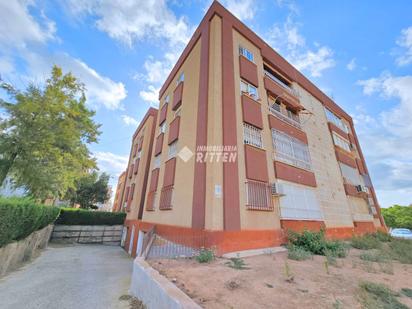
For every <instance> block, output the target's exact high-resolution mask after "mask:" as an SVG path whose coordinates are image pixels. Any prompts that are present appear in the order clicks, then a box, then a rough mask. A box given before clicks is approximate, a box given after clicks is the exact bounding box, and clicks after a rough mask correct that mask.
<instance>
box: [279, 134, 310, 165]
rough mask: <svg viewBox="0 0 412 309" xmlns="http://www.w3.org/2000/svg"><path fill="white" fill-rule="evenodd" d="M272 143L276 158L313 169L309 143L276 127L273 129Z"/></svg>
mask: <svg viewBox="0 0 412 309" xmlns="http://www.w3.org/2000/svg"><path fill="white" fill-rule="evenodd" d="M272 143H273V149H274V156H275V159H276V160H278V161H281V162H284V163H287V164H291V165H293V166H296V167H299V168H303V169H306V170H311V161H310V154H309V148H308V145H306V144H304V143H302V142H301V141H300V140H298V139H297V138H294V137H291V136H289V135H287V134H285V133H283V132H281V131H278V130H276V129H272Z"/></svg>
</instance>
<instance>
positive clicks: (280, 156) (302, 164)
mask: <svg viewBox="0 0 412 309" xmlns="http://www.w3.org/2000/svg"><path fill="white" fill-rule="evenodd" d="M273 160H275V161H280V162H283V163H286V164H289V165H293V166H296V167H299V168H301V169H304V170H307V171H309V172H310V171H312V166H311V164H310V163H308V162H306V161H303V160H299V159H297V158H295V157H292V156H288V155H286V154H284V153H279V152H276V151H274V152H273Z"/></svg>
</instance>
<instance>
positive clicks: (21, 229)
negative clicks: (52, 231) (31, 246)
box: [0, 197, 60, 247]
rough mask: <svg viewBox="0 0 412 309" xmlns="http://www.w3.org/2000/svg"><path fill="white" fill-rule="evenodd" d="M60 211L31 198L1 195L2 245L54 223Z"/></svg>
mask: <svg viewBox="0 0 412 309" xmlns="http://www.w3.org/2000/svg"><path fill="white" fill-rule="evenodd" d="M59 211H60V210H59V208H56V207H53V206H44V205H40V204H37V203H36V202H34V201H33V200H31V199H29V198H4V197H0V247H2V246H4V245H6V244H8V243H10V242H12V241H15V240H20V239H23V238H25V237H27V236H29V235H30V234H31V233H33V232H34V231H37V230H39V229H42V228H44V227H45V226H47V225H49V224H51V223H53V222H54V220H56V218H57V216H58V214H59Z"/></svg>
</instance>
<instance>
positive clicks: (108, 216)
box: [56, 208, 126, 225]
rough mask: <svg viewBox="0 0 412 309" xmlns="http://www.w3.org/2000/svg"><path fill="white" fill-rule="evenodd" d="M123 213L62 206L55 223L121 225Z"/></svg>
mask: <svg viewBox="0 0 412 309" xmlns="http://www.w3.org/2000/svg"><path fill="white" fill-rule="evenodd" d="M125 217H126V214H125V213H121V212H108V211H93V210H85V209H78V208H62V209H61V211H60V216H59V218H57V220H56V224H66V225H117V224H121V225H123V222H124V219H125Z"/></svg>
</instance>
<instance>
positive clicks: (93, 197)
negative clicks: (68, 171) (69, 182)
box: [66, 172, 110, 208]
mask: <svg viewBox="0 0 412 309" xmlns="http://www.w3.org/2000/svg"><path fill="white" fill-rule="evenodd" d="M108 183H109V175H108V174H106V173H102V174H101V175H100V176H99V175H98V173H97V172H92V173H90V174H87V175H85V176H83V177H81V178H79V179H78V180H77V181H76V187H75V189H69V191H68V192H67V195H66V199H68V200H70V202H71V203H72V204H80V207H81V208H96V206H95V205H96V203H104V202H106V201H107V200H108V199H109V198H110V195H109V189H108Z"/></svg>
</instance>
